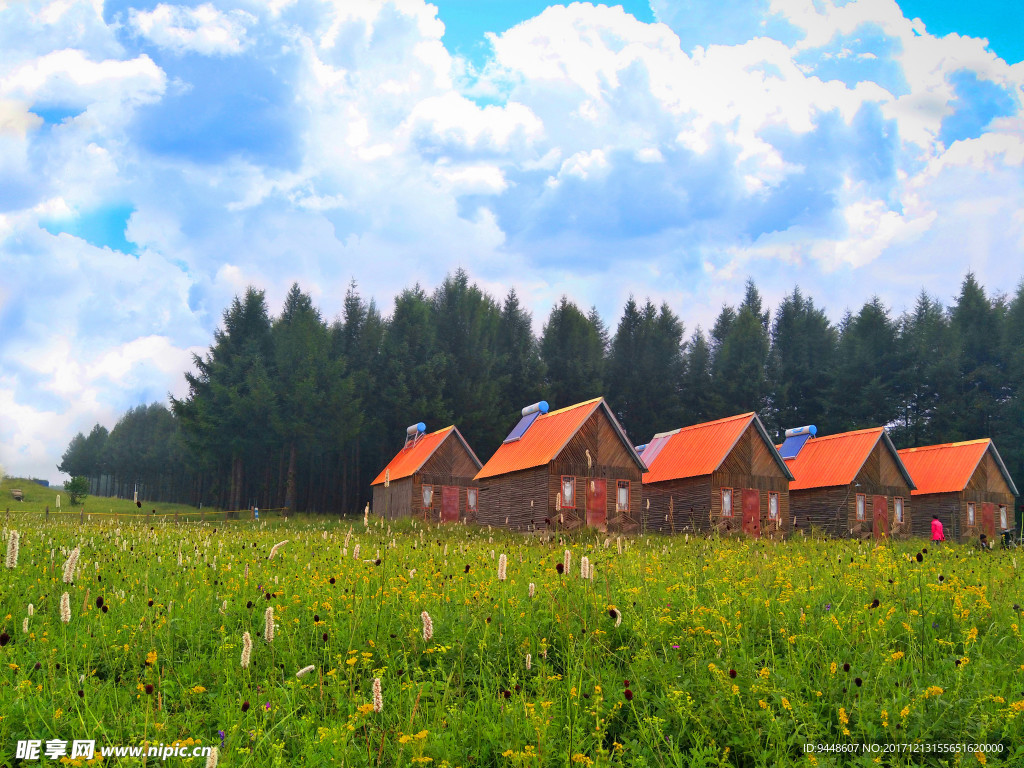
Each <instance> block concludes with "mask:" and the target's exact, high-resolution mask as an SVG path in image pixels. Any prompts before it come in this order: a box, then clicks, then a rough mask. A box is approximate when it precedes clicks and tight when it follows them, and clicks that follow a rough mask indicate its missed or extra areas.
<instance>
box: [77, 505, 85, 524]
mask: <svg viewBox="0 0 1024 768" xmlns="http://www.w3.org/2000/svg"><path fill="white" fill-rule="evenodd" d="M78 524H79V525H85V507H82V509H81V510H79V512H78Z"/></svg>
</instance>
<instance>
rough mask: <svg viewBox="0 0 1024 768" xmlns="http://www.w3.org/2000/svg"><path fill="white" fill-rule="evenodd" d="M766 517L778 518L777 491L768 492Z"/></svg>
mask: <svg viewBox="0 0 1024 768" xmlns="http://www.w3.org/2000/svg"><path fill="white" fill-rule="evenodd" d="M768 519H769V520H778V519H779V494H777V493H769V494H768Z"/></svg>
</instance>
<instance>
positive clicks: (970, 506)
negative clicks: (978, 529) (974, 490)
mask: <svg viewBox="0 0 1024 768" xmlns="http://www.w3.org/2000/svg"><path fill="white" fill-rule="evenodd" d="M967 524H968V525H974V502H973V501H969V502H967Z"/></svg>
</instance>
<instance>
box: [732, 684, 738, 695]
mask: <svg viewBox="0 0 1024 768" xmlns="http://www.w3.org/2000/svg"><path fill="white" fill-rule="evenodd" d="M732 695H733V696H739V695H740V687H739V686H738V685H734V686H733V687H732Z"/></svg>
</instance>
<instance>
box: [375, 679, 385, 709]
mask: <svg viewBox="0 0 1024 768" xmlns="http://www.w3.org/2000/svg"><path fill="white" fill-rule="evenodd" d="M373 711H374V712H377V713H378V714H379V713H381V712H383V711H384V695H383V693H381V690H380V678H379V677H375V678H373Z"/></svg>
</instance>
